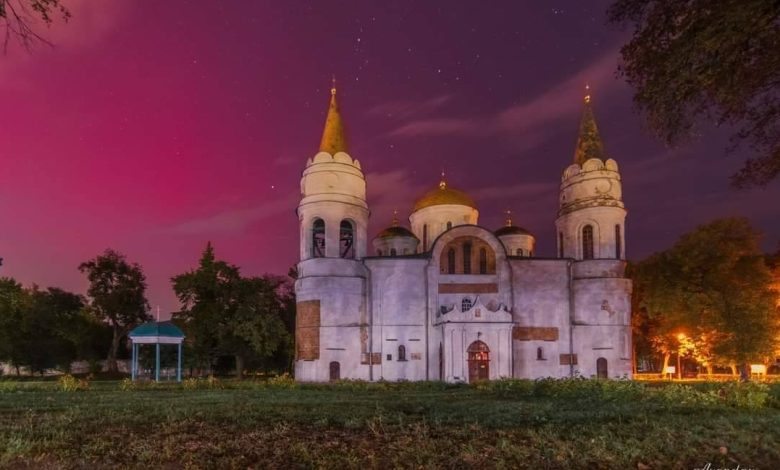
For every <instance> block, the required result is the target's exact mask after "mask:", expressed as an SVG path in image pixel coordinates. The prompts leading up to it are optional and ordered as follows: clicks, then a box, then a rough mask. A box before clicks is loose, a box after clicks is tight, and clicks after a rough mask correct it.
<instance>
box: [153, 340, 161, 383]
mask: <svg viewBox="0 0 780 470" xmlns="http://www.w3.org/2000/svg"><path fill="white" fill-rule="evenodd" d="M154 347H155V351H154V355H155V360H154V362H155V365H154V380H155V381H156V382H159V381H160V343H155V345H154Z"/></svg>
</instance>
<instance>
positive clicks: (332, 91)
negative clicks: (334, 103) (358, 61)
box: [330, 73, 336, 95]
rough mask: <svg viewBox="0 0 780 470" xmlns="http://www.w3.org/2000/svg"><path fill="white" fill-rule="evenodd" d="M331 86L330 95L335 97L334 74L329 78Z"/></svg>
mask: <svg viewBox="0 0 780 470" xmlns="http://www.w3.org/2000/svg"><path fill="white" fill-rule="evenodd" d="M331 80H332V82H331V86H330V94H331V95H335V94H336V74H335V73H334V74H333V77H332V78H331Z"/></svg>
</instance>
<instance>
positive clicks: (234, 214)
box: [162, 193, 298, 235]
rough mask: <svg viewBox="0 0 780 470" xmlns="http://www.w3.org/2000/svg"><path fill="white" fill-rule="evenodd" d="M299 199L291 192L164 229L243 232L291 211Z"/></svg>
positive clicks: (178, 232) (194, 232)
mask: <svg viewBox="0 0 780 470" xmlns="http://www.w3.org/2000/svg"><path fill="white" fill-rule="evenodd" d="M297 199H298V195H297V194H295V193H289V194H287V195H285V196H283V197H280V198H278V199H275V200H273V201H267V202H263V203H260V204H258V205H256V206H254V207H252V208H247V209H227V210H224V211H222V212H218V213H216V214H212V215H208V216H205V217H201V218H196V219H191V220H186V221H184V222H180V223H178V224H176V225H173V226H171V227H168V228H166V229H163V230H162V231H163V232H165V233H168V234H175V235H202V234H212V233H229V232H241V231H243V230H245V229H246V228H247V227H248V226H249V225H251V224H253V223H255V222H258V221H260V220H264V219H267V218H270V217H274V216H277V215H280V214H283V213H285V212H290V211H291V210H292V209H291V208H294V207H295V206H296V205H297V202H298V201H297Z"/></svg>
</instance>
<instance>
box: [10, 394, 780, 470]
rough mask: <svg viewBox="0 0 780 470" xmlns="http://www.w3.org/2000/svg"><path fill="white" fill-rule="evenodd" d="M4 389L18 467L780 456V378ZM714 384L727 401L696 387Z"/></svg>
mask: <svg viewBox="0 0 780 470" xmlns="http://www.w3.org/2000/svg"><path fill="white" fill-rule="evenodd" d="M556 382H562V383H563V382H568V383H574V385H573V386H570V385H567V384H565V383H564V384H563V385H559V384H558V383H556ZM575 382H579V383H575ZM3 384H4V383H2V382H0V385H3ZM5 384H6V387H5V388H2V387H0V449H2V455H1V456H0V466H1V467H3V468H7V467H10V468H61V467H67V468H70V467H75V468H116V467H145V468H160V467H162V468H185V467H192V468H249V467H251V468H269V467H293V468H296V467H298V468H309V467H341V468H358V467H360V468H366V467H369V468H390V467H415V468H422V467H425V468H430V467H434V468H435V467H439V468H452V467H458V468H472V467H474V468H476V467H488V468H494V467H499V468H518V467H521V468H646V467H643V466H642V465H647V466H649V467H651V468H659V469H660V468H686V469H692V468H696V467H703V466H704V465H705V464H706V463H708V462H709V463H711V464H712V468H717V467H728V468H734V467H736V466H737V464H739V465H740V468H745V467H752V468H778V464H779V463H780V409H778V408H777V407H776V406H777V404H778V402H777V400H778V399H780V391H778V389H777V386H773V388H772V389H770V390H769V395H768V396H769V398H768V400H766V403H764V402H762V403H761V404H759V405H755V404H753V403H747V404H745V405H744V406H743V405H740V404H737V405H734V404H731V405H729V404H727V403H726V402H721V401H719V400H720V398H718V397H719V396H723V393H724V392H723V391H719V390H718V388H717V387H719V385H715V384H711V385H710V386H704V387H701V388H700V389H699V390H702V391H695V390H693V389H691V393H693V394H694V395H691V393H688V391H687V389H682V388H680V389H679V390H677V389H675V390H672V389H670V391H669V392H668V393H667V392H662V391H659V390H663V388H661V389H656V388H650V387H646V386H644V385H641V384H636V383H634V382H622V383H620V382H619V383H616V384H614V385H601V384H599V383H598V382H597V381H585V380H581V381H550V382H549V383H547V384H544V383H542V384H539V383H533V382H523V381H515V382H514V385H512V383H508V385H498V384H497V385H491V386H484V387H479V388H478V387H469V386H448V385H444V384H438V383H429V384H399V385H388V384H379V385H367V384H341V385H336V386H331V387H329V386H302V387H301V386H297V387H291V386H263V385H262V384H258V383H251V382H250V383H241V384H238V383H232V384H228V385H230V388H227V389H219V388H214V389H212V388H207V387H205V386H203V387H199V388H198V389H195V390H187V389H183V388H182V387H179V386H174V385H169V386H162V387H156V388H144V389H139V390H122V389H121V387H120V383H119V382H93V383H92V384H91V386H90V388H89V390H85V391H77V392H65V391H60V390H59V389H58V387H57V384H56V383H51V382H49V383H33V382H29V383H21V384H15V385H8V383H5ZM201 385H202V384H201ZM510 385H511V386H510ZM678 387H680V386H678ZM704 393H707V394H708V395H707V396H708V397H710V398H712V400H710V399H709V398H708V399H707V400H706V402H705V401H701V400H700V399H699V398H700V397H699V398H697V396H698V395H695V394H700V395H702V396H704V395H703V394H704ZM713 397H714V398H713ZM764 398H766V397H764ZM773 400H774V401H773Z"/></svg>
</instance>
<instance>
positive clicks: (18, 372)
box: [14, 364, 22, 377]
mask: <svg viewBox="0 0 780 470" xmlns="http://www.w3.org/2000/svg"><path fill="white" fill-rule="evenodd" d="M14 367H15V368H16V376H17V377H19V376H20V375H22V371H20V370H19V366H18V365H17V364H14Z"/></svg>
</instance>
